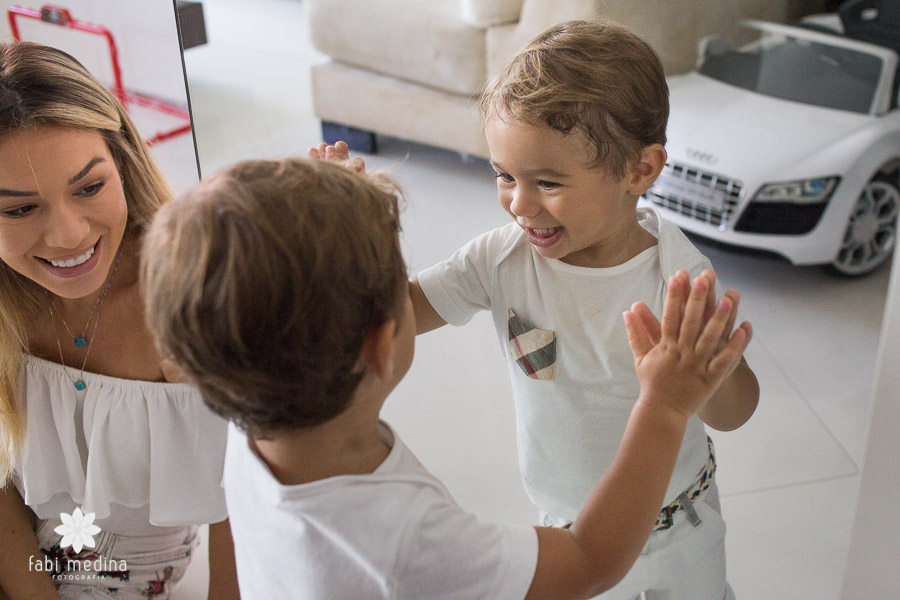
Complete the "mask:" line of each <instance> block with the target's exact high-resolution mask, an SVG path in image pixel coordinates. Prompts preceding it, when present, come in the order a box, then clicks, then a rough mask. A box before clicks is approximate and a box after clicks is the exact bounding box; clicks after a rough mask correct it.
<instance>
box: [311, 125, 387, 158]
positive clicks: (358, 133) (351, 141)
mask: <svg viewBox="0 0 900 600" xmlns="http://www.w3.org/2000/svg"><path fill="white" fill-rule="evenodd" d="M322 139H323V140H324V141H325V142H327V143H329V144H334V143H335V142H338V141H341V140H343V141H345V142H347V146H349V147H350V149H351V150H353V151H355V152H365V153H366V154H375V153H376V152H377V151H378V146H377V144H376V142H375V134H374V133H373V132H371V131H366V130H365V129H357V128H356V127H348V126H347V125H341V124H340V123H333V122H331V121H322Z"/></svg>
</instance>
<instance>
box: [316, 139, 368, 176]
mask: <svg viewBox="0 0 900 600" xmlns="http://www.w3.org/2000/svg"><path fill="white" fill-rule="evenodd" d="M306 155H307V156H308V157H309V158H315V159H318V160H331V161H334V162H339V163H343V164H344V166H345V167H347V168H348V169H350V170H351V171H355V172H357V173H365V172H366V163H365V161H363V159H362V158H360V157H359V156H357V157H355V158H353V159H351V158H350V148H349V147H348V146H347V143H346V142H335V144H334V146H332V145H330V144H328V143H326V142H322V143H320V144H319V145H318V146H316V147H315V148H309V149H308V150H307V151H306Z"/></svg>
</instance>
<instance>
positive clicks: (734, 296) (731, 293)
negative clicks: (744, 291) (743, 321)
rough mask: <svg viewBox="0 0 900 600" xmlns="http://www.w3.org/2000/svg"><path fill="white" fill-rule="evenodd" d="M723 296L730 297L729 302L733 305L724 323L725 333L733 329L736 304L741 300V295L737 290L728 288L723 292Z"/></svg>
mask: <svg viewBox="0 0 900 600" xmlns="http://www.w3.org/2000/svg"><path fill="white" fill-rule="evenodd" d="M725 297H726V298H728V299H730V300H731V303H732V304H733V305H734V310H732V311H731V315H730V316H729V318H728V321H727V322H726V323H725V333H730V332H731V331H732V330H733V329H734V323H735V321H737V316H738V304H740V302H741V295H740V293H738V291H737V290H728V291H727V292H725Z"/></svg>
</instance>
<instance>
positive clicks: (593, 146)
mask: <svg viewBox="0 0 900 600" xmlns="http://www.w3.org/2000/svg"><path fill="white" fill-rule="evenodd" d="M482 109H483V113H484V117H485V135H486V137H487V142H488V146H489V149H490V153H491V165H492V167H493V168H494V170H495V172H496V175H497V190H498V195H499V199H500V203H501V204H502V205H503V207H504V208H505V209H506V211H507V212H508V213H509V214H510V216H512V218H513V221H514V223H510V224H509V225H507V226H505V227H502V228H500V229H496V230H494V231H491V232H488V233H486V234H484V235H482V236H480V237H478V238H476V239H475V240H473V241H471V242H470V243H468V244H467V245H466V246H464V247H463V248H462V249H460V250H459V251H457V253H455V254H454V255H453V256H452V257H451V258H450V259H448V260H447V261H445V262H443V263H440V264H438V265H436V266H434V267H432V268H430V269H427V270H425V271H423V272H421V273H419V274H418V276H417V277H416V278H414V279H413V281H412V282H411V295H412V300H413V307H414V312H415V315H416V324H417V328H418V332H419V333H423V332H426V331H429V330H431V329H434V328H436V327H440V326H442V325H444V324H446V323H450V324H453V325H463V324H464V323H466V322H467V321H468V320H469V319H470V318H471V317H472V316H473V315H474V313H476V312H477V311H479V310H490V311H491V313H492V315H493V321H494V325H495V327H496V330H497V337H498V339H499V341H500V345H501V349H502V350H503V352H504V355H505V356H506V358H507V364H508V367H509V374H510V378H511V380H512V388H513V393H514V396H515V405H516V411H517V435H518V448H519V462H520V464H521V466H522V472H523V479H524V483H525V487H526V490H527V492H528V494H529V496H530V497H531V499H532V501H533V502H534V503H535V504H536V505H537V506H538V507H539V508H540V509H541V521H542V523H543V524H544V525H554V526H565V525H566V524H567V523H570V522H572V521H573V520H574V519H575V518H576V515H577V514H578V511H579V510H580V508H581V507H582V506H583V505H584V503H585V501H586V500H587V498H588V496H589V494H590V493H591V489H592V488H593V486H594V484H595V482H596V481H597V480H599V479H600V477H601V476H602V475H603V474H604V473H606V472H607V470H608V469H609V468H610V466H611V465H612V464H613V460H614V457H615V455H616V450H617V449H618V447H619V442H620V440H621V439H622V435H623V433H624V431H625V427H626V423H627V422H628V416H629V413H630V411H631V408H632V406H633V405H634V401H635V399H636V398H637V397H638V395H639V386H638V379H637V378H636V377H635V372H634V368H633V366H632V356H631V351H630V349H629V348H628V345H627V343H626V336H625V329H624V324H623V323H622V320H621V319H619V318H618V315H619V314H621V313H622V311H623V310H626V309H627V308H628V307H629V306H630V305H631V304H632V303H633V302H635V301H642V302H644V303H645V304H646V305H647V306H649V308H650V310H651V311H652V312H653V313H654V314H660V312H661V310H662V308H663V305H664V302H665V297H666V280H667V279H668V278H669V277H671V276H672V275H673V274H675V273H676V272H677V271H678V270H679V269H685V270H687V271H688V273H689V274H690V275H691V276H692V277H695V276H697V275H699V274H701V273H702V272H704V271H705V270H706V269H708V268H710V266H711V265H710V263H709V261H708V260H707V259H706V257H705V256H703V255H702V254H701V253H700V252H699V251H698V250H697V249H696V248H695V247H694V246H693V245H692V244H691V243H690V242H689V241H688V239H687V238H686V237H685V236H684V235H683V234H682V233H681V231H679V230H678V228H677V227H675V226H674V225H672V224H670V223H668V222H666V221H663V220H662V219H661V218H660V217H659V215H658V214H657V213H656V212H655V211H653V210H638V209H636V205H637V199H638V197H639V196H640V195H641V194H643V193H644V192H645V191H646V190H647V188H648V187H649V186H650V184H651V183H653V181H654V180H655V179H656V177H657V176H658V175H659V173H660V171H661V170H662V168H663V166H664V165H665V162H666V151H665V149H664V144H665V141H666V136H665V130H666V122H667V119H668V113H669V105H668V87H667V85H666V81H665V76H664V74H663V69H662V65H661V64H660V62H659V59H658V57H657V56H656V54H655V53H654V52H653V50H652V49H651V48H650V46H649V45H647V44H646V43H645V42H644V41H643V40H641V39H640V38H639V37H637V36H636V35H635V34H633V33H632V32H630V31H629V30H627V29H625V28H624V27H621V26H618V25H614V24H611V23H586V22H570V23H563V24H561V25H558V26H555V27H553V28H551V29H549V30H547V31H546V32H544V33H543V34H541V35H540V36H538V37H537V38H535V39H534V40H533V41H532V42H531V43H530V44H529V45H528V46H527V47H526V48H525V49H524V50H522V51H521V52H520V53H519V54H518V55H517V56H516V57H515V58H514V59H513V61H512V63H511V64H510V65H509V66H508V67H507V68H506V69H505V70H504V71H503V72H502V73H501V74H500V75H499V76H498V77H497V78H496V79H495V80H494V81H493V82H492V84H491V85H490V86H489V87H488V89H487V90H486V92H485V94H484V96H483V99H482ZM312 152H313V154H315V151H312ZM332 152H334V151H333V150H332ZM337 154H338V155H339V154H340V153H337ZM709 277H710V278H712V277H713V276H712V275H711V274H710V275H709ZM728 296H729V297H730V298H731V300H732V301H733V303H734V304H737V302H738V299H739V297H738V295H737V293H736V292H733V291H729V292H728ZM743 326H746V327H749V326H748V325H743ZM729 331H730V327H729ZM747 333H748V334H749V329H748V330H747ZM723 341H724V340H723ZM758 398H759V387H758V384H757V382H756V377H755V376H754V374H753V372H752V371H751V370H750V368H749V366H748V365H747V363H746V362H745V361H743V359H742V360H741V363H740V365H739V366H738V367H737V369H736V370H735V371H734V372H733V373H732V374H731V375H730V377H728V379H726V380H725V381H724V382H723V384H722V387H721V388H720V389H718V390H717V391H716V393H715V394H714V396H713V397H712V399H711V400H710V401H709V402H708V403H707V404H706V405H705V406H704V407H703V409H702V410H701V411H700V412H699V413H698V416H695V417H693V418H691V419H690V420H689V422H688V425H687V432H686V434H685V437H684V442H683V444H682V447H681V450H680V452H679V456H678V462H677V464H676V467H675V472H674V474H673V476H672V479H671V481H670V482H669V484H668V488H667V490H666V493H665V503H664V508H663V510H662V512H661V513H660V514H659V522H658V523H657V526H656V528H655V530H654V533H653V535H652V536H651V538H650V541H649V543H648V544H647V547H646V548H645V549H644V551H643V552H642V555H641V557H640V558H639V560H638V562H637V564H636V565H635V568H634V569H633V570H632V572H631V573H629V575H628V577H627V578H626V579H625V581H623V582H622V584H621V585H620V586H619V587H617V588H616V590H614V591H613V592H611V593H609V594H608V595H605V596H603V599H604V600H632V599H633V598H635V597H636V596H639V595H640V594H641V592H642V591H646V592H647V597H648V599H653V598H657V597H660V598H666V599H668V598H672V599H676V600H722V599H723V598H730V597H733V592H732V591H731V589H730V586H728V584H727V582H726V579H725V546H724V536H725V526H724V522H723V521H722V519H721V516H720V514H719V504H718V492H717V489H716V486H715V479H714V472H715V458H714V453H713V448H712V442H711V440H709V439H708V438H707V434H706V432H705V429H704V425H703V423H706V424H707V425H709V426H711V427H713V428H715V429H719V430H725V431H727V430H731V429H735V428H737V427H740V426H741V425H742V424H743V423H744V422H745V421H746V420H747V419H749V418H750V416H751V415H752V414H753V412H754V410H755V409H756V405H757V402H758ZM698 417H699V418H698ZM634 475H635V476H638V475H639V474H638V473H634Z"/></svg>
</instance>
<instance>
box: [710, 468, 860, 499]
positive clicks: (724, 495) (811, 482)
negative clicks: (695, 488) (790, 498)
mask: <svg viewBox="0 0 900 600" xmlns="http://www.w3.org/2000/svg"><path fill="white" fill-rule="evenodd" d="M859 476H860V473H859V470H854V471H853V472H850V473H839V474H835V475H829V476H827V477H818V478H815V479H805V480H802V481H796V482H791V483H781V484H778V485H771V486H766V487H760V488H754V489H752V490H741V491H739V492H728V493H722V494H720V495H721V497H722V498H723V499H724V498H739V497H742V496H750V495H753V494H765V493H768V492H778V491H783V490H787V489H791V488H798V487H808V486H812V485H817V484H820V483H829V482H832V481H840V480H842V479H852V478H859Z"/></svg>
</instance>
